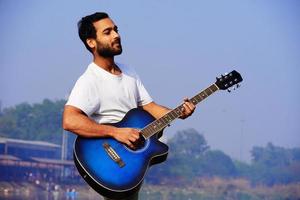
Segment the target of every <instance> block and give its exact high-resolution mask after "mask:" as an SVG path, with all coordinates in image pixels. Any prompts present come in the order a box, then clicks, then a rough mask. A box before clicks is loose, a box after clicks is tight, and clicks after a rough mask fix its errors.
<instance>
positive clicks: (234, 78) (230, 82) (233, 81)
mask: <svg viewBox="0 0 300 200" xmlns="http://www.w3.org/2000/svg"><path fill="white" fill-rule="evenodd" d="M242 81H243V78H242V76H241V75H240V73H238V72H237V71H235V70H233V71H232V72H230V73H228V74H225V75H221V76H220V77H217V81H216V82H215V84H216V85H217V86H218V88H219V89H220V90H227V89H228V91H229V92H230V90H229V88H230V87H232V86H234V85H237V87H239V84H238V83H240V82H242Z"/></svg>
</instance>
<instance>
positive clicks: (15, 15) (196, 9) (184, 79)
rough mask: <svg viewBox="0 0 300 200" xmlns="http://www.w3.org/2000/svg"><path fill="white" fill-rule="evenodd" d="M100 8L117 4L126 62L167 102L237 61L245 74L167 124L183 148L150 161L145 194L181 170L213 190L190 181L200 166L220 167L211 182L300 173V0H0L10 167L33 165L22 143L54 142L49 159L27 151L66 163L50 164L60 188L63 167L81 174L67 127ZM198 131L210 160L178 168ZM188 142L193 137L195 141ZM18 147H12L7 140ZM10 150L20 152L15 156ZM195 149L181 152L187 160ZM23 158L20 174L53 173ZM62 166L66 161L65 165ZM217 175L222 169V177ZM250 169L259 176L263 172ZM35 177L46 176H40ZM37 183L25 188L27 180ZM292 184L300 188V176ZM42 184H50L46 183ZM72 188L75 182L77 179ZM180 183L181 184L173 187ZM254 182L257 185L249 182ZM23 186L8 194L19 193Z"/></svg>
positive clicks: (0, 115) (2, 123) (2, 116)
mask: <svg viewBox="0 0 300 200" xmlns="http://www.w3.org/2000/svg"><path fill="white" fill-rule="evenodd" d="M98 11H104V12H107V13H108V14H109V15H110V17H111V18H112V19H113V21H114V22H115V23H116V24H117V25H118V27H119V30H120V35H121V39H122V45H123V53H122V55H120V56H118V57H116V61H117V62H119V63H124V64H126V65H130V66H132V67H133V68H134V69H135V70H136V71H137V72H138V74H139V76H140V77H141V79H142V81H143V83H144V85H145V87H146V88H147V90H148V91H149V93H150V94H151V96H152V98H153V99H154V100H155V101H156V102H157V103H159V104H162V105H165V106H168V107H171V108H172V107H173V108H174V107H176V106H178V105H179V104H180V103H182V100H183V99H184V98H185V97H192V96H194V95H195V94H197V93H198V92H200V91H201V90H203V89H205V88H206V87H208V86H209V85H210V84H212V83H214V82H215V80H216V79H215V78H216V77H217V76H219V75H221V74H224V73H226V72H230V71H232V70H237V71H239V72H240V73H241V75H242V76H243V78H244V81H243V82H242V84H241V87H240V88H238V89H237V90H233V91H232V92H231V93H228V92H226V91H219V92H217V93H216V94H214V95H212V96H211V97H209V98H208V99H207V100H205V101H204V102H203V103H200V104H199V105H198V107H197V110H196V111H195V113H194V114H193V116H192V117H190V118H188V119H186V120H178V121H176V122H175V123H173V124H172V125H171V127H168V128H167V129H166V130H165V131H164V138H163V140H164V141H166V142H168V144H169V145H170V147H173V150H172V148H171V151H170V158H169V162H166V163H165V164H163V165H162V166H161V167H157V169H156V168H153V170H152V173H151V172H150V173H151V174H152V175H153V176H151V175H149V177H148V179H146V180H147V181H146V182H148V183H149V184H146V186H145V190H144V193H143V194H142V195H143V198H144V199H148V198H150V197H151V196H152V197H153V198H154V196H155V195H156V193H155V195H153V193H151V195H148V196H147V194H148V193H147V192H149V191H150V189H149V188H148V187H150V186H152V184H153V187H158V186H157V185H159V186H160V187H165V186H162V185H163V183H169V182H168V181H170V180H172V181H173V182H174V180H173V179H172V178H170V177H173V178H174V177H176V181H179V182H180V183H181V184H185V183H186V182H189V181H192V182H193V185H194V187H193V188H196V189H197V191H198V190H199V188H202V189H204V191H208V190H209V189H211V187H209V186H207V187H206V186H203V183H202V182H201V181H200V180H197V181H196V180H191V177H201V180H203V177H205V178H209V180H210V181H211V183H213V184H212V185H216V184H217V183H219V184H221V183H222V184H223V182H222V181H223V178H224V180H225V181H224V184H225V185H228V183H229V179H228V178H230V179H232V178H237V179H238V180H240V181H241V180H244V179H245V180H247V181H249V184H250V185H251V184H252V185H253V184H258V183H263V184H265V185H268V186H269V187H271V186H273V185H276V184H294V183H298V182H299V180H300V178H299V174H300V173H299V172H300V162H299V160H300V153H299V148H300V140H299V130H300V123H299V119H300V104H299V102H300V93H299V91H300V84H299V83H300V81H299V78H298V74H299V72H300V67H299V66H300V59H299V57H300V54H299V52H300V45H299V44H300V37H299V35H300V24H299V15H300V14H299V13H300V12H299V11H300V2H299V1H297V0H287V1H271V0H266V1H259V0H246V1H237V0H228V1H225V0H219V1H217V0H213V1H196V0H190V1H178V0H173V1H171V0H166V1H157V0H154V1H138V0H133V1H129V2H128V1H108V0H98V1H96V0H90V1H71V0H64V1H58V0H53V1H37V0H26V1H17V0H9V1H8V0H0V23H1V32H0V35H1V37H0V44H1V45H0V52H1V54H0V136H1V140H0V144H1V145H2V146H1V148H0V149H2V150H1V154H2V157H1V158H2V160H1V162H2V167H3V169H5V170H7V166H8V164H7V163H9V162H14V163H17V164H14V165H13V166H14V167H16V166H15V165H18V166H19V165H20V166H22V164H20V163H22V162H21V161H20V160H19V161H18V160H16V159H21V160H22V158H20V155H19V154H18V153H19V152H20V151H23V152H24V151H25V150H24V149H23V150H22V148H23V147H24V146H26V148H28V147H30V148H31V147H32V149H31V150H30V152H31V153H32V152H34V151H35V150H36V149H44V150H45V152H48V153H44V155H43V156H44V157H43V156H40V155H39V156H40V157H43V158H37V157H39V156H38V155H35V153H33V154H32V155H31V153H29V154H28V155H26V156H27V157H30V158H33V157H34V158H35V159H40V160H33V161H32V160H31V161H28V162H29V163H31V164H32V163H40V164H41V165H42V164H43V162H44V164H45V163H46V165H47V166H48V167H49V165H50V164H49V163H50V161H49V160H45V159H50V158H51V159H53V160H56V165H57V166H56V165H55V167H57V169H59V170H60V172H59V173H58V174H57V172H55V169H53V171H52V172H51V173H53V174H52V175H53V176H55V177H56V178H53V177H52V179H53V180H49V179H47V180H48V182H47V184H49V188H50V186H51V184H52V183H53V184H52V186H53V187H52V190H51V191H60V189H58V188H59V187H60V188H62V187H63V186H64V185H66V184H67V183H61V181H62V180H61V177H64V176H65V175H68V176H72V177H73V178H74V177H75V178H74V179H72V180H73V182H72V181H71V183H68V184H75V183H76V182H80V177H78V174H76V173H77V172H76V169H75V168H74V169H73V168H72V167H73V162H72V143H73V140H74V137H75V136H74V135H72V134H70V133H66V132H64V134H63V131H62V129H61V127H60V125H61V111H62V109H63V105H64V103H65V100H66V99H67V97H68V94H69V93H70V91H71V89H72V87H73V85H74V83H75V81H76V80H77V78H78V77H79V76H80V75H81V74H82V73H83V72H84V71H85V69H86V67H87V65H88V64H89V63H90V62H91V61H92V56H91V54H90V53H89V52H88V51H87V50H86V49H85V47H84V45H83V44H82V42H81V41H80V39H79V37H78V34H77V22H78V21H79V20H80V19H81V17H83V16H86V15H89V14H92V13H94V12H98ZM63 135H65V140H63ZM186 135H188V136H189V137H188V136H186ZM191 140H193V141H198V142H199V143H195V144H193V145H195V148H196V149H197V147H199V148H200V147H203V148H200V149H201V150H199V149H198V150H199V152H198V153H199V155H202V157H201V156H200V157H201V159H200V160H199V158H196V160H195V162H196V163H195V165H194V168H193V169H190V168H186V167H184V165H180V166H178V167H177V169H180V170H177V171H176V170H175V171H172V170H171V169H170V168H168V167H170V165H171V164H172V162H174V163H180V162H179V161H178V160H176V159H179V158H181V157H180V152H183V151H182V149H186V148H187V149H193V148H194V147H192V144H190V143H191V142H190V141H191ZM63 141H64V142H63ZM182 141H187V142H186V146H185V145H184V144H185V142H182ZM24 142H25V144H26V145H24V144H23V143H24ZM44 142H47V143H44ZM21 144H23V146H22V145H21ZM175 144H182V145H181V146H180V145H177V146H176V145H175ZM197 144H198V145H197ZM55 145H56V146H55ZM20 146H21V147H20ZM63 146H65V147H68V148H63ZM178 146H179V147H178ZM9 148H12V150H11V152H12V153H10V152H9V150H7V149H9ZM14 148H15V149H14ZM180 148H182V149H180ZM20 149H21V150H20ZM49 149H50V150H49ZM195 151H197V150H195ZM172 152H173V153H172ZM185 152H187V151H185ZM190 153H191V154H193V155H195V153H193V152H190ZM9 155H10V156H14V157H15V158H9V157H7V156H9ZM176 155H177V157H176ZM23 156H24V155H23ZM26 156H25V157H26ZM186 157H187V156H186V155H182V159H184V158H186ZM196 157H197V156H196ZM225 157H226V159H227V161H228V160H229V161H230V163H229V164H224V163H227V161H225V160H226V159H225ZM14 159H15V160H14ZM41 159H44V160H41ZM197 159H198V160H197ZM210 159H211V160H212V163H216V161H220V167H221V168H222V167H223V168H226V170H229V171H226V170H225V171H226V172H225V171H224V170H223V171H222V170H221V169H219V168H217V169H216V171H215V172H212V171H210V172H209V171H205V170H207V169H206V168H210V169H212V166H210V165H211V164H212V163H208V164H207V163H206V164H205V166H206V168H205V167H204V165H202V164H203V163H205V161H207V162H208V160H210ZM222 159H225V160H222ZM12 160H13V161H12ZM58 160H61V163H59V162H58ZM175 161H176V162H175ZM177 161H178V162H177ZM53 162H54V161H53ZM187 162H188V161H187ZM23 164H24V163H23ZM25 165H26V163H25ZM277 165H278V166H277ZM9 166H10V165H9ZM20 166H19V168H18V167H16V169H20V171H18V172H14V173H16V176H18V175H19V174H22V173H23V172H24V171H26V173H27V174H26V175H24V176H26V178H24V180H29V179H30V178H31V177H32V176H34V174H35V173H39V175H38V176H39V179H42V178H41V177H42V176H44V175H43V174H47V173H48V172H47V173H46V172H45V171H43V172H42V173H41V171H39V170H36V169H35V172H34V173H33V172H31V171H30V170H31V169H29V168H26V170H24V169H23V168H22V169H21V168H20ZM208 166H210V167H208ZM226 166H227V167H226ZM228 166H230V167H228ZM270 166H277V167H278V168H276V169H274V173H273V174H272V173H269V174H263V175H262V174H259V173H258V172H257V171H255V170H254V168H255V169H256V170H258V169H259V170H258V171H260V172H262V171H264V172H266V173H267V171H268V170H267V169H270V168H269V167H270ZM23 167H24V166H23ZM62 167H63V168H64V167H66V168H67V170H66V169H64V170H61V169H62ZM181 167H182V168H181ZM284 167H288V168H284ZM41 168H42V167H41ZM223 168H222V169H223ZM10 169H11V168H10ZM199 170H200V171H199ZM201 170H202V171H201ZM218 170H219V171H218ZM231 170H233V171H231ZM247 170H248V171H247ZM276 170H277V171H276ZM180 171H181V172H180ZM220 171H222V173H223V174H222V173H221V172H220ZM249 171H251V173H250V172H249ZM279 171H281V172H282V171H284V174H280V173H279ZM182 172H188V173H186V174H185V173H182ZM204 172H205V173H204ZM217 172H218V173H217ZM9 173H12V172H11V171H8V172H7V174H9ZM30 173H31V174H30ZM226 173H228V174H226ZM247 173H248V174H247ZM158 174H160V175H166V174H167V175H168V177H167V178H165V179H164V180H159V181H155V178H154V176H155V175H158ZM205 174H206V175H207V176H205ZM224 174H226V176H224ZM254 174H255V176H254ZM167 175H166V176H167ZM276 175H278V176H280V177H281V178H278V177H277V178H276ZM178 177H179V178H178ZM213 177H214V178H215V179H213ZM216 177H217V178H220V177H221V178H220V180H219V179H217V180H216ZM249 177H252V178H253V177H255V180H254V179H251V180H250V179H249ZM261 177H264V178H261ZM266 177H269V178H266ZM292 177H293V178H292ZM48 178H49V177H48ZM199 179H200V178H199ZM30 180H31V182H30V181H29V182H30V183H32V184H33V185H36V182H35V181H36V178H32V179H30ZM180 180H181V181H180ZM40 181H41V180H40ZM176 181H175V182H176ZM213 181H215V182H213ZM218 181H219V182H218ZM247 181H246V182H247ZM0 182H1V183H2V185H1V188H2V189H1V191H0V192H2V193H3V194H4V193H5V190H6V189H7V191H10V188H13V187H12V186H11V182H12V180H8V177H6V176H2V177H1V179H0ZM25 182H26V181H25ZM198 182H201V184H200V183H199V184H198ZM50 183H51V184H50ZM80 183H81V184H82V185H85V183H83V182H80ZM243 183H244V182H243ZM32 184H29V185H30V186H29V185H26V184H25V185H24V187H20V188H25V190H26V189H28V188H29V187H31V186H32ZM230 184H231V185H234V186H235V185H236V184H235V183H230ZM245 184H246V185H247V184H248V182H247V183H245ZM41 185H42V184H40V186H41ZM166 185H168V184H166ZM237 185H243V184H241V183H239V184H237ZM55 186H57V189H55ZM32 187H33V186H32ZM72 187H75V186H72ZM76 187H77V186H76ZM78 187H79V186H78ZM291 187H292V188H296V190H297V191H299V185H297V184H296V186H295V185H293V186H291ZM41 188H42V189H41V190H43V189H45V188H47V187H46V183H45V184H44V185H43V186H41ZM49 188H48V189H49ZM245 188H247V187H246V186H245ZM48 189H47V190H48ZM64 189H70V191H71V190H72V188H71V186H70V188H67V187H65V188H64ZM148 189H149V190H148ZM152 189H153V188H151V191H153V190H152ZM49 190H50V189H49ZM77 190H80V189H77ZM159 190H160V189H159ZM228 190H230V189H228ZM228 190H226V189H224V191H227V193H226V194H223V193H222V194H217V195H219V196H220V197H222V196H223V197H226V195H227V196H228V195H229V196H230V195H233V196H232V198H233V199H235V197H236V199H242V197H241V198H238V197H237V196H234V195H237V192H233V193H232V194H231V193H230V192H229V193H228ZM245 190H246V189H245ZM278 190H281V189H278ZM278 190H276V191H278ZM22 191H23V190H22ZM26 191H27V190H26ZM165 191H166V190H165ZM230 191H235V190H230ZM172 192H173V193H174V194H176V195H174V196H172V195H170V194H171V193H172ZM176 192H177V191H175V190H172V191H171V192H169V193H168V194H169V196H168V195H167V197H166V194H164V195H165V196H164V198H170V199H175V197H176V198H178V199H187V197H188V198H191V199H193V198H194V199H201V198H200V196H199V194H198V193H197V192H195V193H197V195H198V196H184V195H186V194H184V193H182V191H180V194H179V193H178V194H177V193H176ZM247 192H248V193H249V194H250V193H251V194H256V195H258V194H257V191H253V190H251V191H250V189H249V190H248V189H247ZM272 192H274V191H272ZM2 193H1V194H2ZM8 193H10V192H8ZM279 193H281V194H282V193H288V192H282V191H281V192H279ZM192 194H193V195H194V193H192ZM265 194H266V192H265ZM157 195H160V193H159V192H158V193H157ZM180 195H183V196H180ZM187 195H190V193H188V194H187ZM298 195H299V194H298ZM0 196H1V195H0ZM12 196H16V195H12ZM12 196H5V198H6V199H7V198H12V199H13V198H17V197H12ZM250 196H251V195H250ZM258 196H259V195H258ZM71 197H72V198H73V196H70V198H71ZM171 197H172V198H171ZM296 197H297V198H300V196H297V195H296V196H295V198H296ZM3 198H4V197H3ZM41 198H44V197H41ZM47 198H54V197H52V196H50V197H47ZM64 198H67V197H64ZM74 198H77V197H74ZM157 198H162V197H157ZM157 198H156V199H157ZM243 198H244V197H243ZM245 198H246V197H245ZM257 198H258V197H257ZM285 198H286V197H285ZM289 198H291V199H292V198H293V197H291V196H290V197H289ZM81 199H83V197H82V198H81ZM205 199H208V198H205ZM215 199H216V198H215Z"/></svg>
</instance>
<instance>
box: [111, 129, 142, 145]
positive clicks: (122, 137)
mask: <svg viewBox="0 0 300 200" xmlns="http://www.w3.org/2000/svg"><path fill="white" fill-rule="evenodd" d="M113 137H114V138H115V139H116V140H117V141H119V142H122V143H124V144H126V145H127V146H128V147H130V148H131V149H135V145H134V144H135V143H136V142H137V141H138V140H139V138H140V131H139V130H138V129H134V128H117V129H116V131H115V132H114V134H113Z"/></svg>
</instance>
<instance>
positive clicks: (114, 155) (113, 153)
mask: <svg viewBox="0 0 300 200" xmlns="http://www.w3.org/2000/svg"><path fill="white" fill-rule="evenodd" d="M102 146H103V148H104V149H105V151H106V153H107V154H108V155H109V157H110V158H111V159H112V160H113V161H115V162H116V163H117V164H118V165H119V167H124V166H125V163H124V162H123V160H122V159H121V157H120V156H119V155H118V154H117V152H116V151H115V150H114V149H113V148H112V147H111V146H110V145H109V144H108V143H107V142H105V143H103V145H102Z"/></svg>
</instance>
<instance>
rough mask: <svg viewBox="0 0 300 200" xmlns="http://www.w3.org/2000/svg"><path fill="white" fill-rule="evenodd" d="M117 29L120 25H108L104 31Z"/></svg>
mask: <svg viewBox="0 0 300 200" xmlns="http://www.w3.org/2000/svg"><path fill="white" fill-rule="evenodd" d="M116 29H118V26H116V25H115V26H113V27H107V28H105V29H104V30H103V31H102V32H105V31H111V30H116Z"/></svg>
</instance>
